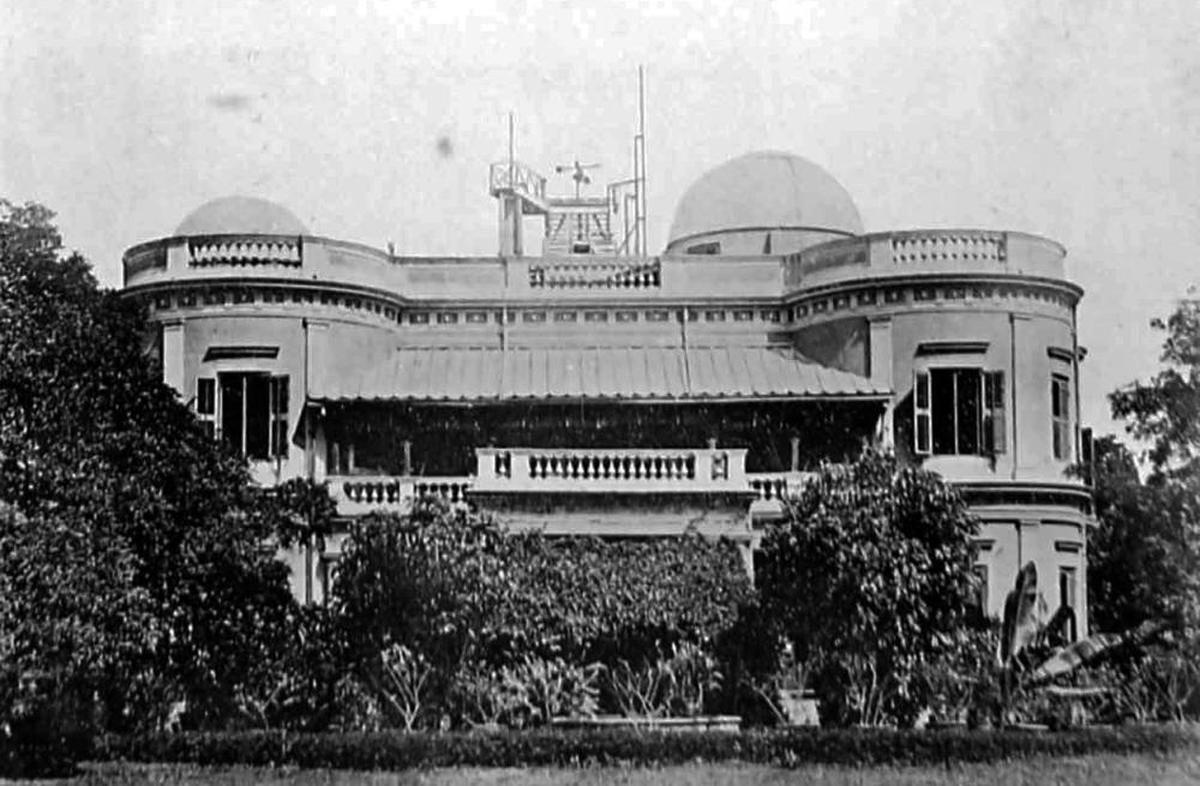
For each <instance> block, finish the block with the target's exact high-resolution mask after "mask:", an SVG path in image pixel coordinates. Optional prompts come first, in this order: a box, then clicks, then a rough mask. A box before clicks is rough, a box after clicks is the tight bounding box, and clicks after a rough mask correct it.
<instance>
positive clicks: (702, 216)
mask: <svg viewBox="0 0 1200 786" xmlns="http://www.w3.org/2000/svg"><path fill="white" fill-rule="evenodd" d="M752 230H768V231H769V230H790V231H804V232H818V233H831V234H834V235H860V234H862V232H863V226H862V219H861V218H860V217H859V215H858V208H856V207H855V206H854V202H853V201H852V200H851V199H850V194H848V193H847V192H846V189H844V188H842V186H841V184H840V183H838V182H837V181H836V180H834V179H833V176H832V175H830V174H829V173H828V172H826V171H825V170H824V169H822V168H821V167H819V166H817V165H816V164H814V163H812V162H811V161H808V160H807V159H804V158H801V157H800V156H795V155H792V154H790V153H781V152H778V151H769V150H768V151H758V152H754V153H747V154H746V155H743V156H738V157H737V158H734V159H732V160H730V161H727V162H725V163H724V164H721V165H720V166H718V167H717V168H715V169H711V170H709V171H708V172H706V173H705V174H704V175H703V176H701V177H700V179H699V180H697V181H696V182H695V183H693V184H692V186H691V188H689V189H688V190H687V191H686V192H685V193H684V195H683V198H682V199H680V200H679V205H678V207H677V208H676V209H675V219H674V221H672V222H671V233H670V239H669V240H668V241H667V245H668V247H670V246H673V245H675V244H677V243H681V242H683V241H687V240H689V239H693V238H698V237H700V236H705V235H713V234H715V233H722V232H746V231H752Z"/></svg>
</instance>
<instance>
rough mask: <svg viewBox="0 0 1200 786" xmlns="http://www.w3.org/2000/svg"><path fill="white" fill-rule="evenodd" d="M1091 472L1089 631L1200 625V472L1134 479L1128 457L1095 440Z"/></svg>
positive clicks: (1104, 441) (1183, 470) (1135, 474)
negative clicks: (1148, 624) (1159, 623)
mask: <svg viewBox="0 0 1200 786" xmlns="http://www.w3.org/2000/svg"><path fill="white" fill-rule="evenodd" d="M1094 455H1095V459H1094V466H1093V468H1092V476H1093V478H1094V480H1093V484H1094V491H1095V499H1096V518H1097V520H1098V523H1099V526H1098V527H1097V528H1096V530H1095V531H1094V533H1093V534H1092V535H1091V536H1090V538H1089V542H1088V595H1089V608H1090V613H1091V627H1092V628H1093V629H1096V630H1102V631H1118V630H1127V629H1129V628H1132V627H1135V626H1137V625H1140V624H1141V623H1143V622H1145V621H1147V620H1166V621H1169V622H1170V623H1172V625H1173V626H1174V627H1175V628H1176V629H1177V630H1182V631H1185V632H1186V631H1188V630H1190V631H1191V632H1192V633H1194V632H1196V631H1197V630H1198V629H1200V628H1198V625H1200V469H1197V468H1181V469H1180V470H1178V471H1177V472H1175V473H1173V474H1172V475H1171V476H1167V475H1164V474H1162V473H1154V474H1151V476H1150V477H1149V478H1147V479H1146V480H1142V479H1141V478H1139V476H1138V471H1137V466H1136V463H1135V462H1134V459H1133V456H1132V454H1131V453H1130V452H1129V450H1128V449H1127V448H1125V446H1124V445H1121V444H1120V443H1118V442H1117V441H1116V440H1115V439H1114V438H1112V437H1104V438H1103V439H1100V440H1097V441H1096V445H1095V453H1094Z"/></svg>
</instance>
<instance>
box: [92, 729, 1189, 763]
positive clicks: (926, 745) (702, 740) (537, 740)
mask: <svg viewBox="0 0 1200 786" xmlns="http://www.w3.org/2000/svg"><path fill="white" fill-rule="evenodd" d="M1198 748H1200V738H1198V736H1197V732H1196V730H1195V729H1193V728H1187V727H1180V726H1129V727H1120V728H1090V729H1080V730H1072V731H1060V732H1038V733H1031V732H1022V731H1014V730H1008V731H997V730H990V731H966V730H958V729H956V730H944V731H935V732H933V731H925V732H920V731H911V730H909V731H898V730H889V729H854V730H851V729H764V730H758V731H748V732H741V733H732V734H720V733H688V732H670V733H661V732H646V731H638V730H633V729H604V730H589V731H569V732H568V731H563V730H558V729H540V730H534V731H526V732H520V733H514V732H502V733H497V734H430V733H417V734H404V735H396V734H289V733H280V732H246V733H227V734H205V733H188V734H177V735H149V736H139V737H124V738H112V739H109V740H107V741H106V745H105V746H104V747H103V749H102V750H101V751H100V754H99V755H100V757H101V758H104V759H126V760H133V761H154V762H189V763H194V764H200V765H232V764H244V765H251V766H272V765H275V766H278V765H287V766H299V767H307V768H318V767H320V768H333V769H357V770H385V769H386V770H398V769H410V768H425V767H462V766H469V767H530V766H579V765H587V764H617V763H620V764H629V765H634V766H658V765H670V764H683V763H689V762H695V761H704V762H715V761H745V762H751V763H762V764H773V765H785V766H796V765H800V764H810V763H811V764H837V765H851V766H861V765H901V766H902V765H922V764H948V763H952V762H989V761H1003V760H1011V759H1019V758H1026V757H1030V756H1083V755H1090V754H1097V753H1115V754H1133V753H1143V754H1147V753H1148V754H1166V753H1172V752H1176V751H1179V750H1197V749H1198Z"/></svg>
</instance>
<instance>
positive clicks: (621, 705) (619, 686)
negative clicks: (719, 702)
mask: <svg viewBox="0 0 1200 786" xmlns="http://www.w3.org/2000/svg"><path fill="white" fill-rule="evenodd" d="M720 685H721V672H720V670H719V667H718V665H717V661H716V659H715V658H714V657H713V656H712V655H711V654H709V653H708V652H707V651H706V650H705V649H704V648H703V647H701V646H700V645H698V644H695V643H692V642H686V641H685V642H677V643H675V644H672V645H671V650H670V653H669V654H664V655H660V656H659V657H658V658H655V659H654V660H649V659H646V660H643V661H642V662H641V664H640V665H638V666H633V665H631V664H630V662H629V661H627V660H625V659H620V660H618V661H617V663H616V664H615V665H614V666H612V667H611V668H609V670H608V690H609V695H610V696H611V697H612V700H613V702H614V703H615V705H616V709H617V710H618V711H620V712H621V714H623V715H625V716H626V717H639V718H657V717H661V716H664V715H668V716H671V717H685V718H686V717H695V716H697V715H700V714H702V713H703V712H704V709H705V699H706V697H708V696H709V695H710V694H712V693H713V692H714V691H716V690H717V689H718V688H720Z"/></svg>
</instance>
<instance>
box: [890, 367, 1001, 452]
mask: <svg viewBox="0 0 1200 786" xmlns="http://www.w3.org/2000/svg"><path fill="white" fill-rule="evenodd" d="M1006 446H1007V443H1006V420H1005V416H1004V372H1003V371H984V370H982V369H978V368H933V369H928V370H924V371H916V372H914V380H913V449H914V450H915V451H916V453H918V454H919V455H931V454H933V455H939V456H942V455H959V456H981V455H994V454H996V453H1003V452H1004V451H1005V449H1006Z"/></svg>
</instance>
